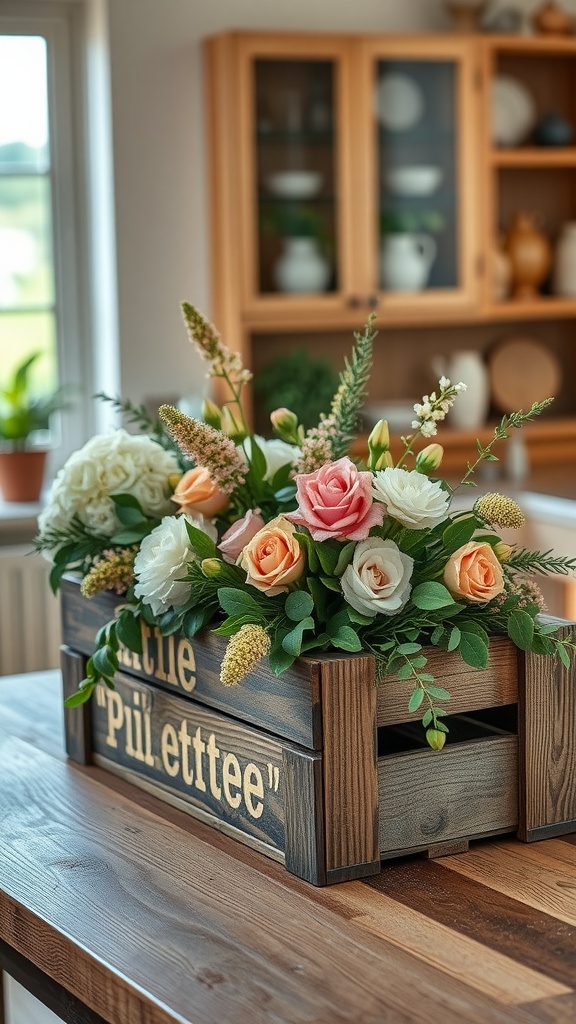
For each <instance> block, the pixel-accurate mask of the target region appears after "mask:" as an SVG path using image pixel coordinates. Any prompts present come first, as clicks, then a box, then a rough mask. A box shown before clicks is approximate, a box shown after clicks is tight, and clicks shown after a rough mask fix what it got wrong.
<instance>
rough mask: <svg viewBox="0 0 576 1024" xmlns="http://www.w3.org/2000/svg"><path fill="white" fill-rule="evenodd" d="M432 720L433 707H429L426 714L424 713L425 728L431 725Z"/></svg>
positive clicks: (423, 722)
mask: <svg viewBox="0 0 576 1024" xmlns="http://www.w3.org/2000/svg"><path fill="white" fill-rule="evenodd" d="M436 714H438V712H436ZM431 721H432V709H431V708H428V710H427V711H425V712H424V714H423V715H422V725H423V726H424V728H425V729H426V728H427V727H428V726H429V725H430V722H431Z"/></svg>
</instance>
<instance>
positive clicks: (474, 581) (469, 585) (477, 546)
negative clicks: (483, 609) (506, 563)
mask: <svg viewBox="0 0 576 1024" xmlns="http://www.w3.org/2000/svg"><path fill="white" fill-rule="evenodd" d="M444 583H445V584H446V586H447V587H448V590H449V591H450V593H451V594H452V595H453V597H463V598H464V600H465V601H470V602H472V604H484V603H485V602H486V601H491V600H492V598H494V597H497V596H498V594H501V593H502V591H503V590H504V577H503V575H502V569H501V568H500V562H499V561H498V558H497V557H496V555H495V554H494V551H493V549H492V548H491V547H490V544H486V543H479V542H478V541H474V540H471V541H469V542H468V544H463V545H462V547H461V548H458V550H457V551H455V552H454V553H453V554H452V555H450V558H449V559H448V561H447V563H446V567H445V569H444Z"/></svg>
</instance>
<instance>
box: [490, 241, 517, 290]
mask: <svg viewBox="0 0 576 1024" xmlns="http://www.w3.org/2000/svg"><path fill="white" fill-rule="evenodd" d="M511 284H512V263H511V261H510V257H509V255H508V253H507V252H505V251H504V238H502V237H501V238H499V239H498V241H497V243H496V245H495V247H494V254H493V263H492V298H493V299H494V301H495V302H503V301H504V299H507V298H508V296H509V294H510V286H511Z"/></svg>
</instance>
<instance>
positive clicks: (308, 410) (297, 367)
mask: <svg viewBox="0 0 576 1024" xmlns="http://www.w3.org/2000/svg"><path fill="white" fill-rule="evenodd" d="M337 385H338V374H337V373H336V370H334V368H333V367H332V365H331V363H329V362H328V360H327V359H313V358H312V356H310V355H309V354H308V352H307V351H306V349H305V348H302V347H298V348H295V349H292V350H291V351H290V352H287V353H286V354H285V355H281V356H277V358H276V359H273V360H272V362H270V363H268V365H267V366H265V367H264V368H263V370H262V371H261V372H260V373H259V374H258V377H257V379H256V381H255V382H254V391H255V393H256V395H257V396H258V402H259V404H260V406H261V407H262V409H263V411H264V412H265V413H266V415H267V416H269V415H270V413H271V412H274V410H275V409H283V408H285V409H291V410H292V412H294V413H296V415H297V417H298V420H299V422H300V423H301V424H302V426H303V427H304V429H305V430H309V429H310V427H313V426H315V425H316V423H318V420H319V419H320V416H321V415H322V413H326V412H327V411H328V409H329V408H330V403H331V401H332V396H333V395H334V392H335V390H336V387H337Z"/></svg>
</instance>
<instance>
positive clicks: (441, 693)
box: [426, 686, 450, 700]
mask: <svg viewBox="0 0 576 1024" xmlns="http://www.w3.org/2000/svg"><path fill="white" fill-rule="evenodd" d="M426 689H427V690H428V693H429V694H430V696H431V697H434V699H435V700H450V694H449V692H448V690H445V689H444V687H443V686H427V687H426Z"/></svg>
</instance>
